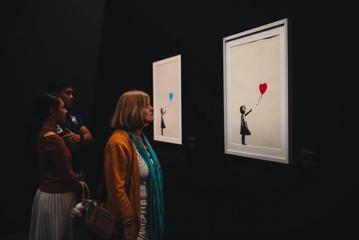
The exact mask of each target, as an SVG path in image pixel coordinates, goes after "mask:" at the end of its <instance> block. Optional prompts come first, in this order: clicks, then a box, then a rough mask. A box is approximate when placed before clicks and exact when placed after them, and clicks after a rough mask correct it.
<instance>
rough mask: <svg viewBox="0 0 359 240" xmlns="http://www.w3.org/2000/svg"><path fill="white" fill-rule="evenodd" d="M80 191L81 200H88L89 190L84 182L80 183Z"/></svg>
mask: <svg viewBox="0 0 359 240" xmlns="http://www.w3.org/2000/svg"><path fill="white" fill-rule="evenodd" d="M80 184H81V189H82V198H81V200H84V199H85V198H90V189H89V187H88V186H87V184H86V183H85V182H84V181H80Z"/></svg>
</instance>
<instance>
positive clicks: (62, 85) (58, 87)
mask: <svg viewBox="0 0 359 240" xmlns="http://www.w3.org/2000/svg"><path fill="white" fill-rule="evenodd" d="M68 87H72V84H71V82H69V81H67V82H66V81H62V82H53V83H51V84H50V85H49V87H48V89H47V92H48V93H51V94H55V93H58V92H61V91H62V90H64V89H66V88H68Z"/></svg>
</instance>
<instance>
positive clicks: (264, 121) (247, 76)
mask: <svg viewBox="0 0 359 240" xmlns="http://www.w3.org/2000/svg"><path fill="white" fill-rule="evenodd" d="M223 63H224V71H223V72H224V137H225V153H226V154H231V155H237V156H243V157H247V158H254V159H261V160H267V161H272V162H278V163H284V164H289V162H290V136H289V133H290V131H289V120H290V117H289V93H288V92H289V91H288V21H287V19H283V20H279V21H276V22H273V23H270V24H266V25H264V26H260V27H257V28H254V29H251V30H247V31H244V32H241V33H238V34H235V35H231V36H228V37H225V38H223ZM242 106H244V107H242ZM250 110H251V111H250ZM247 134H250V135H247Z"/></svg>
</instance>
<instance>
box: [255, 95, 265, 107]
mask: <svg viewBox="0 0 359 240" xmlns="http://www.w3.org/2000/svg"><path fill="white" fill-rule="evenodd" d="M262 96H263V94H262V95H261V96H260V97H259V98H258V102H257V104H256V106H257V105H258V103H259V101H260V100H261V99H262Z"/></svg>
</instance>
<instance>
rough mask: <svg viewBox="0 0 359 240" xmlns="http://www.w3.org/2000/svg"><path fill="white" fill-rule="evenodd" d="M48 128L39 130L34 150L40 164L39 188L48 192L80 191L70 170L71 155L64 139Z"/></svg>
mask: <svg viewBox="0 0 359 240" xmlns="http://www.w3.org/2000/svg"><path fill="white" fill-rule="evenodd" d="M48 132H49V130H46V129H44V130H42V131H40V134H39V137H38V139H37V145H36V151H37V158H38V160H39V165H40V186H39V188H40V190H41V191H43V192H48V193H66V192H75V193H78V192H79V191H81V186H80V184H79V182H78V180H77V179H76V178H75V174H74V171H73V170H72V163H71V160H72V156H71V153H70V151H69V150H68V148H67V146H66V144H65V142H64V140H63V139H62V138H61V137H60V136H59V135H57V134H55V133H51V134H49V135H48V136H46V137H44V134H46V133H48Z"/></svg>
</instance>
